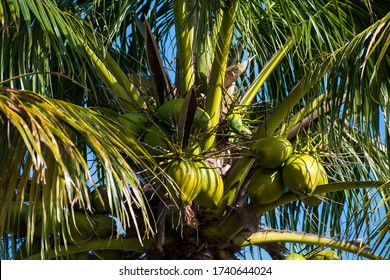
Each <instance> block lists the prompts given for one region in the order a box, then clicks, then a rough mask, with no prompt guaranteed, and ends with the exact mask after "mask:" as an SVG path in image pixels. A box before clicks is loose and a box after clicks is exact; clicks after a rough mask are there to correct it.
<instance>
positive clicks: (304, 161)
mask: <svg viewBox="0 0 390 280" xmlns="http://www.w3.org/2000/svg"><path fill="white" fill-rule="evenodd" d="M282 175H283V181H284V183H285V184H286V186H287V188H288V189H289V190H291V191H293V192H295V193H297V194H304V195H311V194H312V193H313V192H314V190H315V189H316V187H317V186H318V185H319V184H320V183H322V182H323V180H324V177H323V175H322V174H321V163H320V162H319V161H318V160H317V159H315V158H314V157H312V156H310V155H306V154H294V155H291V156H290V157H289V158H288V159H287V160H286V162H285V164H284V166H283V168H282Z"/></svg>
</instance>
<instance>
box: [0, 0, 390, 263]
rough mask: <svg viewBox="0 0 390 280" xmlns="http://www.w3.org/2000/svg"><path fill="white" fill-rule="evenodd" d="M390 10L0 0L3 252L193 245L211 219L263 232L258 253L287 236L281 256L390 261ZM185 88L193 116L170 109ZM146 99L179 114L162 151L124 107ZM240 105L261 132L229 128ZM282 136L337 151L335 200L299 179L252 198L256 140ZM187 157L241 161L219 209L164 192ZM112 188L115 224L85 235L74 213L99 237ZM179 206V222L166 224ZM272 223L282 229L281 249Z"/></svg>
mask: <svg viewBox="0 0 390 280" xmlns="http://www.w3.org/2000/svg"><path fill="white" fill-rule="evenodd" d="M389 11H390V3H389V1H384V0H375V1H368V0H362V1H341V2H340V1H335V0H326V1H319V0H300V1H288V0H279V1H270V0H265V1H243V0H237V1H222V0H220V1H211V0H202V1H171V0H163V1H148V0H144V1H99V0H87V1H66V0H61V1H54V0H43V1H42V0H39V1H37V0H31V1H17V0H8V1H0V19H1V23H0V25H1V31H0V34H1V37H0V65H1V67H0V86H1V92H0V168H1V170H3V171H4V172H2V173H1V174H0V198H1V200H2V201H3V204H1V214H0V222H1V223H0V231H1V233H3V235H2V246H1V248H0V253H1V254H2V258H15V257H18V256H20V257H26V254H24V253H20V252H21V251H23V250H26V251H29V253H28V254H27V256H28V255H32V258H44V257H47V258H56V257H58V258H73V257H75V255H73V256H70V255H72V254H78V253H82V252H83V250H84V251H85V250H88V248H90V250H94V251H95V250H96V251H99V250H102V249H108V250H109V249H111V250H118V249H123V250H122V251H126V250H128V251H129V254H130V255H131V257H134V258H139V257H140V253H141V252H142V251H143V252H146V251H148V250H149V249H153V248H159V249H161V246H165V245H167V247H166V248H167V249H168V248H169V249H170V250H171V251H174V250H175V248H179V249H180V247H175V246H176V245H175V238H179V239H180V240H184V239H186V238H187V237H188V236H189V235H190V234H191V233H193V232H194V231H196V232H197V234H198V235H197V242H198V241H199V240H200V242H205V243H207V242H211V243H213V240H218V239H219V240H218V241H223V242H224V244H229V242H230V244H231V245H232V246H236V245H237V246H244V247H245V246H251V243H250V241H254V244H255V245H253V246H252V247H251V248H250V249H249V250H250V251H251V252H252V253H254V254H256V252H254V251H253V250H254V249H257V248H262V249H261V251H260V252H264V250H266V251H267V250H268V251H267V252H270V251H273V250H280V252H281V255H280V254H279V256H278V258H279V257H281V256H283V255H284V253H286V252H288V251H289V250H291V251H298V252H306V253H307V255H308V256H310V254H313V253H314V252H315V251H316V250H319V248H322V247H321V246H323V247H326V246H327V245H329V246H330V245H332V244H333V245H332V246H333V247H332V248H334V249H335V250H340V251H337V253H339V255H340V256H342V258H355V256H351V255H349V254H350V253H348V252H351V253H353V254H354V255H356V256H358V257H367V258H380V257H382V258H389V256H390V247H389V245H388V244H389V238H390V236H389V234H388V232H389V214H388V213H389V207H390V202H389V188H388V183H389V176H388V174H389V166H390V161H389V158H390V157H389V155H390V151H389V147H390V141H389V137H390V136H389V135H390V134H389V131H388V126H389V114H388V112H389V100H388V95H389V90H390V86H389V85H390V80H389V77H390V75H389V72H390V69H389V65H390V63H389V62H390V57H389V51H388V50H389V45H390V40H389V38H390V27H389V26H390V24H389V22H390V13H389ZM145 25H147V26H148V29H147V31H148V32H146V33H145ZM149 27H150V28H149ZM164 68H165V69H164ZM166 73H167V75H166ZM156 76H158V77H156ZM186 93H190V94H191V95H187V97H188V98H187V99H186V102H185V104H186V105H185V106H182V108H181V110H180V116H179V117H178V120H177V122H178V123H175V122H174V120H173V122H172V123H166V122H163V121H161V120H160V118H159V117H158V116H157V114H156V109H157V107H158V106H160V105H161V104H162V103H163V102H165V101H166V100H168V99H171V98H174V97H177V96H179V95H180V96H182V97H185V96H186ZM190 97H191V98H190ZM190 99H191V100H190ZM188 104H190V105H188ZM196 106H199V107H201V108H202V109H204V110H205V111H206V112H207V113H208V114H209V115H210V116H211V120H212V121H211V127H210V128H209V131H208V132H207V133H206V134H200V133H192V131H191V130H190V129H189V127H191V125H192V123H191V122H190V121H188V122H187V118H189V119H191V120H192V118H193V117H194V114H196V113H195V107H196ZM134 111H138V112H139V113H142V115H143V117H145V118H147V122H146V123H145V124H144V125H143V126H144V127H143V128H144V129H146V130H147V127H149V126H151V125H155V126H158V125H161V126H162V127H163V125H168V126H169V129H168V130H170V131H171V132H173V134H174V136H172V137H171V136H170V135H165V132H162V131H163V129H161V128H160V129H159V131H158V133H157V134H155V135H157V136H162V138H163V139H162V140H161V141H162V142H164V144H166V146H167V148H166V149H165V148H164V147H162V150H163V152H164V153H163V154H158V155H154V154H152V152H150V153H148V152H147V151H150V150H151V149H150V148H152V147H150V145H149V144H148V143H147V141H146V142H145V141H144V139H143V138H142V134H141V135H138V134H137V135H136V133H135V132H134V131H133V130H132V129H129V128H128V127H126V125H122V124H121V123H120V122H119V121H118V118H119V116H123V114H124V113H128V112H132V113H134ZM232 112H234V113H239V114H240V116H241V117H242V121H243V123H244V124H245V126H246V128H247V131H249V132H246V133H242V132H237V131H236V132H237V133H236V134H233V135H235V136H234V137H230V136H231V135H232V134H230V133H231V131H229V127H227V126H228V124H227V120H226V118H227V116H228V114H229V113H232ZM175 133H176V134H175ZM271 135H278V136H282V137H287V138H288V139H289V140H291V142H292V143H293V147H294V151H295V152H302V153H308V154H311V155H314V156H316V157H318V158H319V159H320V160H321V161H322V162H323V164H324V166H325V169H326V173H327V175H328V177H329V184H326V185H322V186H319V187H318V188H317V189H316V191H315V194H316V195H319V194H322V193H326V196H325V197H324V198H322V199H323V201H322V203H321V204H320V205H319V206H313V207H309V206H308V205H306V204H305V202H304V199H305V197H303V196H302V195H297V194H295V193H292V192H286V193H285V194H284V195H283V196H282V197H281V198H280V199H278V200H276V201H275V202H274V203H271V204H265V205H261V206H259V207H254V208H252V205H248V204H249V202H248V201H247V195H246V190H245V188H246V185H247V182H248V179H249V177H248V176H247V175H248V174H251V172H252V171H253V170H254V169H255V168H256V167H257V165H256V163H255V160H254V158H253V157H251V156H250V155H249V156H248V154H247V151H250V148H251V145H253V143H254V142H255V141H257V140H258V139H260V138H262V137H264V136H271ZM198 138H202V139H203V140H199V139H198ZM204 139H206V140H204ZM227 139H229V140H227ZM194 141H195V142H197V143H196V144H198V146H203V147H204V149H202V150H201V151H200V152H197V154H196V155H195V154H192V150H191V149H190V150H191V151H190V152H188V151H187V150H186V149H184V148H183V145H182V142H185V143H187V142H189V143H193V142H194ZM178 142H179V143H178ZM184 146H186V145H184ZM194 149H195V148H194ZM187 156H189V157H191V159H194V160H195V161H210V162H211V161H213V162H214V163H213V164H214V165H215V166H214V167H215V168H216V167H217V165H218V164H219V163H222V164H224V165H225V166H222V167H220V166H218V170H220V171H221V174H222V177H223V180H224V187H225V198H226V199H225V201H224V203H222V204H221V205H220V208H219V209H217V210H215V212H214V210H213V211H211V210H210V209H203V208H202V207H198V205H197V204H196V203H194V204H192V206H185V207H180V208H178V209H179V210H178V209H176V210H177V211H176V212H175V213H173V214H172V213H171V212H170V211H171V207H173V206H172V205H170V204H169V203H167V201H166V199H165V198H166V197H165V196H163V195H162V192H159V191H158V189H159V186H161V185H162V186H164V182H165V179H168V180H169V178H166V176H165V172H164V170H163V168H161V167H164V165H165V164H166V163H167V162H168V161H169V160H170V159H172V158H177V157H187ZM225 170H228V172H227V173H225ZM156 189H157V191H156ZM105 191H106V192H107V193H106V195H103V194H104V192H105ZM96 193H98V196H97V200H99V201H100V202H103V203H104V204H105V206H106V209H105V210H107V211H106V212H105V213H104V214H103V216H104V217H105V218H107V217H108V216H113V217H115V226H114V227H113V226H112V223H113V220H112V219H111V220H109V224H110V226H109V229H110V232H109V234H106V233H105V234H104V237H102V238H101V239H100V240H95V239H93V240H89V241H85V242H86V243H83V244H79V246H78V245H74V241H75V240H74V239H76V237H77V234H74V236H69V232H71V231H72V226H74V223H73V220H77V219H82V220H83V221H86V223H88V224H89V223H91V225H93V226H92V228H93V229H94V230H95V231H96V232H95V233H91V236H96V235H97V227H98V225H99V222H97V221H96V220H94V219H98V218H99V217H100V216H99V215H100V213H96V209H95V206H93V205H92V204H93V201H94V200H95V199H96V197H92V196H93V195H95V194H96ZM194 205H195V206H194ZM162 209H163V210H162ZM92 213H93V214H92ZM245 214H248V215H247V217H246V216H245ZM221 216H222V217H221ZM244 216H245V217H244ZM251 217H252V218H253V219H251ZM22 219H25V220H26V221H27V223H26V225H25V228H24V227H23V225H24V224H23V223H21V221H22ZM165 219H166V220H170V222H171V225H172V227H170V229H166V228H163V229H162V228H160V227H159V226H160V225H161V224H164V226H165V223H164V221H166V220H165ZM197 219H200V220H201V223H200V225H198V224H197ZM259 220H260V232H257V233H253V234H249V235H248V232H247V231H245V230H248V229H249V230H253V228H254V227H256V225H257V222H258V221H259ZM191 223H192V224H191ZM249 223H253V225H249ZM166 224H168V222H166ZM190 224H191V226H192V227H191V226H189V225H190ZM194 225H195V226H194ZM217 225H218V226H217ZM198 226H199V227H198ZM15 227H16V228H15ZM187 227H189V228H187ZM269 227H270V228H269ZM114 228H116V229H114ZM179 228H180V229H179ZM183 229H184V230H183ZM79 230H80V231H81V230H82V229H81V228H79ZM255 230H258V228H256V229H255ZM261 230H265V231H268V232H269V233H275V234H274V238H275V239H272V240H271V239H269V240H268V241H269V242H271V241H272V245H270V244H268V243H269V242H268V241H267V240H266V239H264V236H265V235H264V234H263V233H262V232H261ZM179 231H180V233H178V232H179ZM9 232H19V233H22V232H28V234H26V238H19V236H22V235H20V234H19V235H18V234H17V235H13V236H12V235H11V234H9ZM156 232H157V235H155V233H156ZM115 233H116V236H115V237H116V238H115V240H113V242H112V243H110V238H111V237H113V236H114V235H115ZM125 233H126V235H124V234H125ZM182 233H184V235H186V236H185V237H186V238H184V239H183V235H182ZM283 233H286V234H285V235H283ZM164 234H166V236H165V235H164ZM187 234H188V236H187ZM248 236H250V240H249V241H248V238H247V237H248ZM315 236H317V237H318V240H320V241H318V240H317V241H315V240H314V239H315ZM119 237H120V238H119ZM133 238H136V239H137V241H135V239H133ZM198 238H199V239H198ZM244 239H245V240H244ZM162 240H165V242H166V243H165V244H163V243H164V242H162ZM188 240H191V238H188ZM278 240H279V241H280V242H277V241H278ZM100 241H101V243H99V242H100ZM20 243H23V244H22V246H21V249H19V250H18V252H17V250H16V249H17V248H18V247H19V245H20ZM98 243H99V244H98ZM211 243H207V245H210V246H211ZM282 243H283V244H282ZM34 244H35V245H34ZM37 244H38V245H37ZM53 244H54V247H53V246H52V245H53ZM110 244H111V245H112V247H111V248H110ZM7 246H8V247H7ZM34 246H38V249H36V248H35V247H34ZM88 246H90V247H88ZM102 246H103V247H102ZM143 246H144V247H143ZM178 246H179V245H178ZM212 246H216V247H215V251H216V252H218V253H215V255H216V256H220V257H221V256H223V257H227V255H226V253H227V250H225V248H222V249H221V247H218V245H215V244H214V243H213V244H212ZM267 246H268V247H267ZM269 246H271V247H272V246H275V247H272V248H271V247H269ZM367 246H368V247H369V248H368V247H367ZM8 248H10V250H8ZM91 248H92V249H91ZM172 248H173V249H172ZM210 248H211V247H210ZM212 248H213V249H214V247H212ZM36 250H39V251H40V252H38V251H36ZM50 250H51V251H52V252H51V253H48V252H49V251H50ZM235 250H237V249H236V247H235ZM259 250H260V249H259ZM359 250H360V251H361V250H363V251H362V252H360V251H359ZM131 252H133V253H134V255H133V253H131ZM162 252H163V251H161V252H160V253H156V252H153V253H154V254H157V255H156V256H155V257H158V256H162V255H159V254H163V253H162ZM84 253H85V252H84ZM148 253H150V252H148ZM177 253H178V252H177ZM234 253H237V251H234ZM360 253H362V254H360ZM378 255H380V256H378ZM169 256H172V255H168V254H167V255H165V257H169ZM173 256H174V257H175V256H177V255H175V254H174V255H173ZM257 257H258V256H257ZM273 257H274V256H273Z"/></svg>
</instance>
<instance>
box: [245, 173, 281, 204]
mask: <svg viewBox="0 0 390 280" xmlns="http://www.w3.org/2000/svg"><path fill="white" fill-rule="evenodd" d="M285 189H286V188H285V186H284V183H283V180H282V173H281V171H280V170H279V169H268V168H264V167H261V168H259V169H258V170H256V171H255V172H254V173H253V175H252V176H251V178H250V180H249V183H248V195H249V198H250V201H251V204H252V203H253V204H266V203H271V202H274V201H275V200H277V199H279V198H280V197H281V196H282V195H283V193H284V191H285Z"/></svg>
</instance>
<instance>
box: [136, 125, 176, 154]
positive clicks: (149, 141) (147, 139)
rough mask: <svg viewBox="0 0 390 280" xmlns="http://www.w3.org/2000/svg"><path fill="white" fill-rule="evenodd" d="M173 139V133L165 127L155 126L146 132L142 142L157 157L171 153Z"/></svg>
mask: <svg viewBox="0 0 390 280" xmlns="http://www.w3.org/2000/svg"><path fill="white" fill-rule="evenodd" d="M172 138H173V137H172V132H171V131H170V130H169V129H168V128H166V127H165V126H164V125H157V124H153V125H152V126H151V127H150V128H148V129H147V130H146V132H145V135H144V137H143V139H142V142H143V143H145V145H144V146H145V147H146V149H147V150H148V152H149V153H150V154H151V155H155V156H157V155H162V154H165V153H167V152H168V151H170V149H171V147H170V145H169V142H170V141H172Z"/></svg>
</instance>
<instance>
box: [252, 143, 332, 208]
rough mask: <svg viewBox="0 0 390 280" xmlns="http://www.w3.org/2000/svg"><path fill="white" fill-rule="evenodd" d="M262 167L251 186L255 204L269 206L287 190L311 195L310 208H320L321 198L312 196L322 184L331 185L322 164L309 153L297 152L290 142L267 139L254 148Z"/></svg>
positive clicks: (254, 145) (256, 172)
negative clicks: (294, 151)
mask: <svg viewBox="0 0 390 280" xmlns="http://www.w3.org/2000/svg"><path fill="white" fill-rule="evenodd" d="M251 152H252V155H253V156H254V158H255V159H256V161H257V164H258V165H259V166H260V167H259V168H258V169H257V170H256V171H255V172H254V173H253V174H252V175H251V178H250V180H249V183H248V195H249V197H250V201H251V203H252V204H266V203H271V202H274V201H276V200H277V199H279V198H280V197H281V196H282V195H283V193H284V192H285V190H286V188H287V189H289V190H290V191H292V192H294V193H296V194H299V195H305V196H309V197H308V198H305V199H304V201H305V203H306V204H307V205H309V206H315V205H318V204H319V203H320V202H321V199H319V198H317V197H315V196H311V195H312V194H313V192H314V190H315V189H316V187H317V186H318V185H323V184H327V183H328V177H327V175H326V172H325V169H324V167H323V166H322V164H321V163H320V162H319V161H318V160H317V159H316V158H314V157H312V156H310V155H308V154H298V153H293V147H292V144H291V143H290V141H288V140H287V139H284V138H280V137H264V138H261V139H259V140H258V141H256V142H255V143H254V144H253V146H252V148H251Z"/></svg>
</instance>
